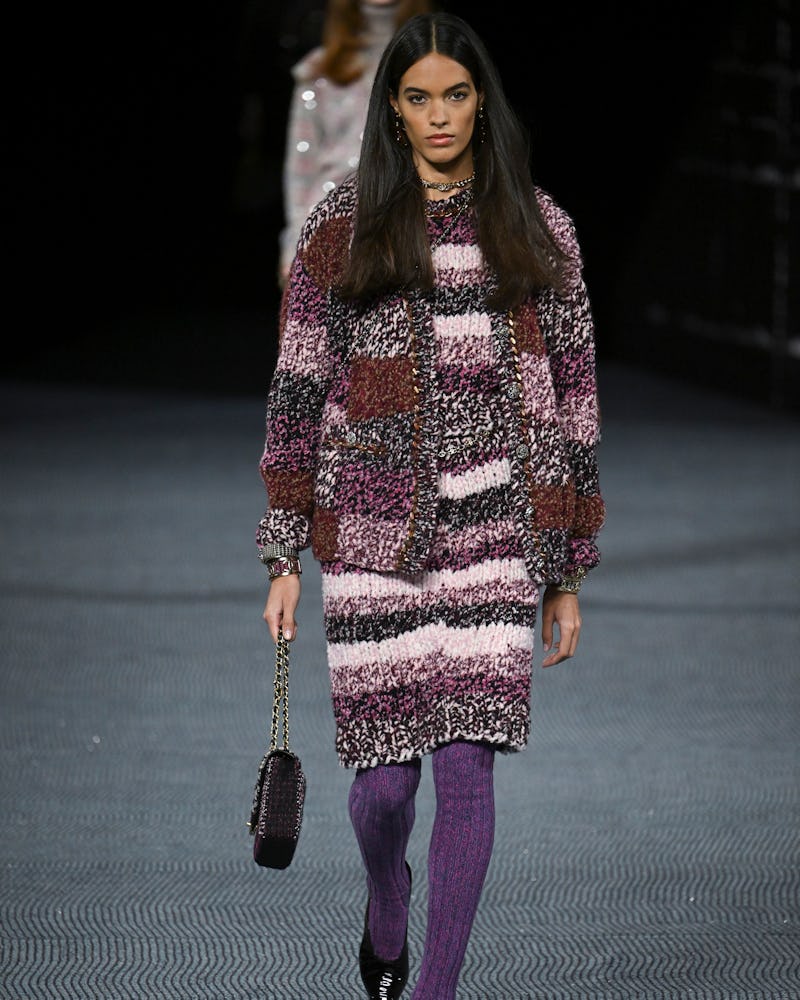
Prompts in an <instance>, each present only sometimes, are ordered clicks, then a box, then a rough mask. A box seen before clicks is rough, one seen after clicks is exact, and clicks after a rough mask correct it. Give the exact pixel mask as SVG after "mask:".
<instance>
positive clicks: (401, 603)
mask: <svg viewBox="0 0 800 1000" xmlns="http://www.w3.org/2000/svg"><path fill="white" fill-rule="evenodd" d="M516 561H517V562H518V563H519V565H520V567H522V568H523V569H524V564H523V562H522V560H521V559H519V560H516ZM508 562H511V560H508ZM432 575H433V574H431V576H432ZM439 575H440V576H443V575H444V573H441V574H439ZM350 579H353V577H350ZM442 591H443V592H444V591H445V587H442ZM373 593H374V591H373ZM451 593H452V594H453V595H454V597H450V594H451ZM453 599H455V600H456V601H457V602H458V606H459V607H474V606H475V605H480V604H488V603H489V602H492V601H495V602H499V603H509V604H511V603H514V602H526V601H530V600H531V583H530V580H529V579H528V578H527V576H520V578H519V579H518V580H516V581H511V580H509V579H508V574H503V576H502V577H500V578H493V579H491V580H482V581H480V582H479V583H476V584H474V585H472V586H469V587H463V588H461V589H453V590H447V591H446V594H445V597H444V598H443V600H445V601H447V603H448V604H450V603H452V601H453ZM419 606H420V598H419V593H416V592H407V591H406V592H399V593H395V594H384V595H383V596H382V597H381V599H380V610H381V613H383V614H393V613H396V612H402V611H413V610H415V609H416V608H418V607H419ZM370 609H371V604H370V605H368V606H367V607H365V598H364V596H351V595H350V594H342V596H341V597H338V598H331V597H329V596H327V595H326V598H325V612H326V614H327V615H329V616H331V617H336V618H340V617H345V616H347V617H349V616H355V615H363V614H364V613H365V612H366V613H369V610H370Z"/></svg>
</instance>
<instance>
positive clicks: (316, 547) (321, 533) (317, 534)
mask: <svg viewBox="0 0 800 1000" xmlns="http://www.w3.org/2000/svg"><path fill="white" fill-rule="evenodd" d="M311 546H312V548H313V551H314V555H315V556H316V558H317V559H319V560H320V561H321V562H329V561H330V560H332V559H335V558H336V554H337V550H338V546H339V520H338V518H337V516H336V514H334V512H333V511H332V510H325V509H324V508H322V507H317V509H316V510H315V511H314V520H313V522H312V524H311Z"/></svg>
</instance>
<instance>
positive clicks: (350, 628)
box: [257, 185, 604, 767]
mask: <svg viewBox="0 0 800 1000" xmlns="http://www.w3.org/2000/svg"><path fill="white" fill-rule="evenodd" d="M465 198H467V199H468V198H469V193H468V192H467V193H460V194H458V195H456V196H454V197H453V198H452V199H449V202H450V203H451V206H450V207H452V209H453V211H454V212H455V211H457V210H458V209H459V208H460V207H462V205H461V203H460V202H459V199H465ZM541 199H542V208H543V211H544V213H545V218H546V219H547V220H548V222H549V224H550V225H551V228H552V229H553V231H554V234H555V235H556V237H557V238H558V239H559V240H560V242H561V243H562V245H564V247H565V248H566V249H567V251H568V252H569V253H570V255H571V257H572V259H573V261H574V268H573V272H572V275H571V292H570V293H569V294H567V295H565V296H558V295H556V294H555V292H553V291H552V290H547V291H545V292H543V293H542V294H540V295H538V296H537V297H536V298H535V299H532V300H530V301H529V302H527V303H526V304H525V305H524V306H523V307H522V308H521V309H519V310H516V311H515V313H514V315H513V316H512V317H509V316H508V315H506V314H504V313H500V312H496V311H493V310H491V309H488V308H487V307H486V306H485V304H484V299H485V294H486V290H487V287H488V283H489V282H490V281H491V277H490V275H489V274H488V273H487V270H486V267H485V264H484V262H483V259H482V256H481V253H480V250H479V248H478V246H477V241H476V231H475V222H474V218H473V216H472V211H471V209H470V208H469V206H466V209H467V210H465V211H463V212H462V214H461V215H460V216H459V217H458V219H457V221H456V223H455V225H453V226H452V228H450V229H449V230H448V226H450V224H451V223H452V221H453V216H447V215H445V216H441V215H439V214H435V215H434V214H430V216H429V219H428V226H429V231H430V234H431V239H432V243H433V245H434V246H436V243H437V241H438V240H439V238H440V237H441V235H442V233H444V232H445V230H448V231H447V233H446V238H445V239H444V240H442V242H441V245H439V246H436V249H435V250H434V267H435V273H436V288H435V291H434V292H433V293H430V294H426V295H422V294H419V293H413V294H410V295H408V296H402V295H397V296H390V297H388V298H386V299H385V300H383V301H382V302H381V303H380V307H379V308H378V309H377V310H375V309H369V310H368V309H365V308H358V307H355V306H352V305H349V304H345V303H343V302H341V301H339V300H338V299H337V297H336V295H335V292H334V287H335V281H336V277H337V275H338V274H339V273H340V269H341V265H342V261H343V260H344V255H346V252H347V245H348V240H349V234H350V231H351V225H352V212H353V210H354V200H355V191H354V188H352V186H348V185H343V186H342V187H341V188H339V189H337V190H336V191H334V192H332V194H331V195H330V196H329V197H328V198H327V199H326V200H325V201H324V202H323V203H322V204H321V205H320V206H318V209H317V211H316V212H315V213H313V214H312V216H311V218H310V219H309V222H308V223H307V225H306V229H305V231H304V235H303V238H302V239H301V251H300V253H299V254H298V257H297V259H296V261H295V265H294V267H293V271H292V275H291V278H290V286H289V289H290V294H288V295H287V297H286V298H285V300H284V301H285V309H284V315H283V317H282V335H281V350H280V352H279V358H278V364H277V367H276V373H275V377H274V380H273V385H272V388H271V391H270V397H269V403H268V414H267V441H266V447H265V450H264V455H263V459H262V463H261V470H262V474H263V477H264V481H265V484H266V486H267V491H268V498H269V509H268V511H267V513H266V514H265V516H264V518H263V519H262V521H261V523H260V525H259V530H258V535H257V541H258V543H259V544H266V543H275V542H279V543H283V544H285V545H289V546H292V547H294V548H297V549H303V548H305V547H307V546H308V545H309V544H312V545H313V549H314V552H315V554H316V556H317V558H318V559H319V560H320V562H321V564H322V570H323V602H324V613H325V629H326V635H327V640H328V657H329V666H330V673H331V682H332V694H333V707H334V714H335V718H336V727H337V728H336V745H337V751H338V754H339V758H340V761H341V763H342V764H343V765H345V766H349V767H368V766H373V765H375V764H378V763H382V764H386V763H394V762H400V761H407V760H413V759H415V758H418V757H420V756H422V755H425V754H427V753H430V752H432V751H433V750H434V749H435V748H436V747H438V746H441V745H443V744H445V743H448V742H451V741H454V740H467V741H474V742H480V743H487V744H491V745H493V746H495V747H496V748H498V749H501V750H507V751H508V750H517V749H520V748H522V747H523V746H524V745H525V744H526V742H527V739H528V736H529V726H530V684H531V663H532V650H533V635H534V625H535V619H536V608H537V603H538V591H539V586H540V585H541V584H542V583H545V582H556V581H558V580H560V579H561V578H562V577H563V576H564V575H565V574H568V573H570V572H572V571H574V569H575V568H576V567H578V566H584V567H586V568H587V569H589V568H591V567H593V566H594V565H595V564H596V563H597V561H598V558H599V557H598V553H597V548H596V535H597V532H598V531H599V529H600V527H601V525H602V522H603V517H604V508H603V501H602V499H601V496H600V492H599V485H598V478H597V469H596V463H595V447H596V444H597V441H598V437H599V420H598V410H597V399H596V385H595V378H594V343H593V328H592V321H591V314H590V309H589V305H588V299H587V296H586V290H585V288H584V286H583V282H582V280H581V277H580V257H579V252H578V248H577V243H576V242H575V238H574V232H573V230H572V225H571V222H570V221H569V219H568V217H567V216H566V215H565V214H564V213H563V212H562V211H561V210H560V209H558V208H557V207H556V206H555V205H554V204H553V202H552V201H551V200H550V199H549V198H548V197H547V196H546V195H544V194H542V195H541ZM429 204H431V203H429ZM436 207H437V209H440V208H441V203H438V204H437V206H436Z"/></svg>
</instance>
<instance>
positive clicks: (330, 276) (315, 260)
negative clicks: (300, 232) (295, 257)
mask: <svg viewBox="0 0 800 1000" xmlns="http://www.w3.org/2000/svg"><path fill="white" fill-rule="evenodd" d="M349 249H350V222H349V220H348V219H346V218H337V219H328V220H327V221H326V222H323V223H322V225H321V226H320V227H319V228H318V229H317V230H316V231H315V232H314V233H312V235H311V239H310V240H309V241H308V244H307V246H305V247H303V248H302V249H301V250H300V259H301V260H302V262H303V267H304V268H305V269H306V271H307V272H308V274H309V275H310V276H311V279H312V280H313V281H314V283H315V284H316V285H317V287H318V288H324V289H328V288H331V287H332V286H333V285H334V284H335V283H336V282H337V281H338V280H339V278H340V277H341V275H342V271H343V269H344V265H345V262H346V260H347V256H348V253H349Z"/></svg>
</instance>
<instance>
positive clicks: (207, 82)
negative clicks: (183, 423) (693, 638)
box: [5, 0, 800, 405]
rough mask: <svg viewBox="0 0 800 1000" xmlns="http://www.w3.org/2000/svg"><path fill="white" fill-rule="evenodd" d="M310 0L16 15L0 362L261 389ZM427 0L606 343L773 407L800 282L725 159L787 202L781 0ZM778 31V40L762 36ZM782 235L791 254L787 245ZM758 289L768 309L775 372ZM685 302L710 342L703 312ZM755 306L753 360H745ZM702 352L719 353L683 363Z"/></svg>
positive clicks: (790, 390) (311, 27)
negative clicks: (479, 44)
mask: <svg viewBox="0 0 800 1000" xmlns="http://www.w3.org/2000/svg"><path fill="white" fill-rule="evenodd" d="M321 6H322V5H321V4H320V3H310V2H308V0H305V2H298V3H293V4H281V3H275V2H267V0H263V2H256V0H251V2H249V3H243V2H240V3H235V2H230V3H226V4H219V3H212V2H202V0H200V2H197V3H195V4H194V5H193V6H191V7H189V6H186V5H166V4H165V5H161V6H160V7H158V8H157V9H156V8H153V9H150V10H148V9H146V8H142V7H138V8H129V9H125V8H114V9H110V8H105V9H103V10H92V9H90V8H83V9H82V10H75V9H70V10H57V11H55V12H49V13H47V14H45V13H44V11H35V12H30V11H29V12H27V13H24V14H21V13H18V14H17V15H16V17H15V20H14V24H13V27H14V29H15V30H12V31H11V32H10V37H12V38H14V39H16V40H17V43H18V45H17V49H18V53H19V58H18V63H17V72H16V79H15V89H14V93H13V101H12V109H11V113H10V121H11V130H10V131H11V136H12V143H11V153H12V181H11V185H10V217H11V223H12V224H11V226H10V227H9V228H8V229H7V232H8V233H9V241H8V250H9V251H10V254H9V255H10V258H11V260H10V264H9V266H8V268H7V277H8V279H9V281H8V286H9V295H8V299H7V302H8V314H9V317H10V320H11V322H10V328H9V335H8V337H7V348H6V352H5V353H6V365H5V368H6V372H7V374H8V375H10V376H11V377H18V378H26V379H28V378H38V379H59V380H63V379H71V380H74V379H78V380H81V381H86V382H102V383H108V384H128V385H140V384H143V385H155V386H162V387H171V388H173V387H174V388H180V389H182V390H184V389H185V390H190V391H192V390H198V391H208V390H211V391H215V392H225V393H228V392H248V393H249V392H257V393H261V392H264V391H265V389H266V384H267V380H268V377H269V374H270V371H271V366H272V363H273V360H274V349H275V328H276V313H277V307H278V289H277V283H276V279H275V273H276V267H277V237H278V230H279V228H280V225H281V221H282V203H281V190H280V171H281V159H282V156H283V144H284V137H285V127H286V111H287V105H288V101H289V95H290V85H291V81H290V74H289V71H290V68H291V65H292V64H293V63H294V61H295V60H296V59H297V58H299V57H300V56H301V55H303V54H304V53H305V51H307V49H308V48H309V47H310V46H311V45H313V44H315V43H316V42H317V40H318V38H319V31H320V26H321ZM441 6H442V7H443V8H444V9H448V10H452V11H453V12H457V13H460V14H462V15H463V16H465V17H467V18H468V19H469V20H470V21H471V22H472V23H473V25H474V26H475V27H476V28H477V29H478V30H479V31H480V32H481V34H482V35H483V37H484V39H485V41H486V42H487V44H488V46H489V48H490V50H491V51H492V53H493V54H494V56H495V58H496V60H497V62H498V64H499V65H500V67H501V70H502V73H503V76H504V80H505V83H506V89H507V92H508V95H509V97H510V98H511V100H512V102H513V104H514V105H515V107H516V108H517V110H518V112H519V113H520V116H521V117H522V118H523V120H524V121H525V122H526V124H527V125H528V127H529V128H530V130H531V134H532V141H533V156H534V172H535V174H536V177H537V179H538V180H539V182H540V183H541V184H542V185H543V186H545V187H546V188H548V189H549V190H550V191H551V192H552V193H553V194H554V195H555V197H556V198H557V199H558V200H559V201H560V202H561V203H562V204H563V205H564V206H565V207H566V208H567V209H568V210H569V211H570V213H571V214H572V215H573V217H574V219H575V221H576V224H577V227H578V232H579V236H580V238H581V242H582V245H583V249H584V255H585V259H586V276H587V280H588V282H589V285H590V290H591V293H592V298H593V300H594V306H595V313H596V319H597V336H598V347H599V351H600V354H601V357H606V358H618V359H621V360H631V361H633V362H635V363H641V364H650V365H656V366H661V367H666V368H667V369H668V370H674V371H675V372H676V373H677V374H680V375H681V377H692V378H695V379H708V380H709V381H711V382H714V383H715V384H717V385H722V386H723V387H724V388H727V389H729V390H730V391H734V392H747V393H749V394H751V395H754V396H755V397H757V398H761V399H764V400H765V401H769V402H771V403H773V404H776V405H792V403H793V402H794V393H795V388H794V386H795V384H796V383H795V382H794V378H795V376H794V375H793V374H792V373H793V372H794V365H795V361H793V360H792V356H791V352H790V351H789V349H788V348H789V345H790V341H791V340H792V332H794V333H793V335H794V337H796V336H797V330H798V310H797V301H796V294H797V293H796V289H794V286H793V284H792V283H791V282H787V283H786V284H787V288H788V289H790V290H787V291H786V293H785V294H784V295H783V298H781V297H780V296H777V297H776V294H775V286H774V263H775V259H776V258H775V257H774V254H773V256H770V257H769V259H768V260H767V258H766V256H765V254H766V250H765V248H769V250H770V253H773V251H774V243H775V233H776V227H778V228H780V226H781V225H782V223H781V222H780V218H779V217H778V216H776V214H775V211H774V208H775V197H774V195H775V186H774V184H773V186H772V188H769V186H768V185H763V184H762V185H761V186H760V187H759V186H758V185H753V184H751V185H750V187H751V188H752V190H745V188H746V185H745V187H742V188H741V189H734V187H733V186H732V185H733V181H732V180H731V179H730V177H729V176H728V175H729V174H730V173H731V166H732V165H735V164H738V163H740V162H742V161H747V163H748V164H749V166H750V167H752V168H753V169H756V168H758V166H759V164H762V165H765V166H770V165H772V168H773V171H774V170H777V171H778V172H779V175H780V177H783V176H784V173H783V172H785V176H786V178H788V179H789V181H788V182H787V183H786V184H785V185H784V186H785V188H786V191H785V201H786V203H787V205H788V206H789V210H790V211H791V212H796V200H797V187H798V184H797V164H796V160H794V159H793V156H794V154H795V152H796V149H797V142H798V135H797V131H796V125H794V121H795V120H796V119H797V93H798V88H797V70H796V62H795V56H794V50H796V48H797V44H798V38H800V32H798V31H797V30H796V28H795V25H794V24H793V21H794V20H796V12H794V11H793V9H792V7H791V5H790V4H789V3H788V0H776V2H775V3H772V4H770V3H766V4H762V3H757V2H756V0H749V2H748V0H743V2H740V3H733V2H727V3H725V2H722V0H709V2H707V3H705V4H702V5H699V4H694V3H689V2H686V0H678V2H673V3H638V4H634V3H609V4H605V5H598V6H595V7H590V8H588V9H586V10H582V11H580V12H579V11H578V10H577V9H576V8H574V7H573V6H572V5H558V6H556V5H551V6H549V7H542V8H541V9H539V8H537V7H536V6H535V5H524V6H523V5H517V4H513V5H512V4H499V5H498V4H494V5H491V4H473V3H469V4H458V5H455V4H441ZM781 25H785V26H788V27H785V28H784V29H783V35H784V36H785V34H786V31H788V32H789V36H790V44H789V49H788V50H787V51H782V50H781V51H778V49H779V46H778V48H776V45H777V43H776V39H777V38H778V37H779V36H781V30H782V29H781ZM792 29H795V30H794V31H793V30H792ZM759 31H760V36H759ZM781 37H783V36H781ZM792 40H793V45H794V49H792ZM733 56H736V57H737V58H739V60H740V63H741V65H742V66H745V64H746V66H745V69H747V67H749V68H750V70H749V71H748V72H745V71H744V70H743V71H742V74H741V79H738V78H737V86H738V90H737V89H736V86H732V85H728V86H721V84H720V80H721V79H722V70H721V68H720V67H721V66H724V65H726V64H730V61H731V58H732V57H733ZM753 67H756V68H755V69H753ZM759 67H760V69H759ZM765 67H766V68H765ZM770 67H772V69H770ZM781 67H783V69H782V70H781ZM781 72H782V73H783V74H784V76H783V77H780V74H781ZM748 73H749V75H748ZM759 73H760V74H761V75H760V76H759ZM786 74H788V93H789V98H790V101H791V102H794V103H793V105H792V114H791V125H790V127H789V133H788V135H787V136H784V137H783V140H782V141H783V145H780V143H778V144H777V145H776V144H775V143H773V144H772V146H770V144H769V143H768V142H765V141H764V128H762V129H761V130H760V131H759V130H758V129H757V128H756V129H755V131H754V130H753V129H752V128H750V132H748V128H749V126H747V127H745V125H746V122H745V119H747V122H749V121H750V119H752V118H754V117H758V115H759V114H760V115H761V117H762V118H765V117H766V119H767V120H768V122H769V121H771V122H772V123H773V124H772V125H769V124H767V125H766V126H765V128H766V130H767V132H770V130H771V132H770V134H772V133H774V132H775V130H776V126H775V121H777V120H778V118H777V117H776V116H777V115H778V112H777V111H776V107H775V102H774V94H773V93H772V90H770V85H769V81H770V80H772V81H773V83H774V80H775V79H778V78H779V77H780V79H783V80H784V81H785V80H786V79H787V77H786ZM729 76H730V74H729ZM748 80H749V81H750V90H748ZM753 81H756V83H755V84H754V83H753ZM765 81H766V82H765ZM729 83H730V81H729ZM772 89H773V90H774V87H773V88H772ZM786 89H787V88H784V90H786ZM782 92H783V91H782ZM754 95H755V96H754ZM759 100H760V102H761V103H760V104H759V103H758V102H759ZM731 109H733V110H731ZM731 114H733V115H734V117H735V116H736V115H737V114H738V115H739V121H738V122H733V123H732V119H731ZM726 115H727V117H726ZM748 115H749V117H748ZM726 130H727V131H726ZM712 140H713V141H712ZM715 158H716V159H715ZM701 161H702V162H703V163H705V164H706V166H707V168H708V169H707V170H706V173H707V174H708V175H709V176H710V175H711V174H713V173H714V171H713V170H712V169H711V168H710V167H708V164H711V166H712V167H713V166H714V164H716V165H717V168H718V169H717V172H718V173H719V171H722V172H723V174H725V176H726V177H727V180H726V184H727V187H726V188H725V191H724V192H723V194H720V190H719V186H718V187H717V188H716V189H715V188H714V187H713V184H712V183H711V182H710V181H709V177H707V176H705V175H704V180H703V183H702V184H699V183H698V182H697V181H696V178H695V177H694V175H693V174H692V172H691V169H690V168H687V163H693V164H694V165H695V166H694V168H692V169H694V170H695V172H697V170H698V169H699V168H698V167H697V164H698V163H699V162H701ZM792 171H794V173H793V172H792ZM791 178H794V180H791ZM703 185H705V186H704V187H703ZM701 187H702V191H701V190H700V189H701ZM715 198H716V201H715V200H714V199H715ZM726 198H727V201H726ZM712 203H713V204H714V208H713V211H712V210H711V209H710V207H709V206H711V205H712ZM703 218H704V219H705V223H704V224H703V225H700V224H699V220H700V219H703ZM792 218H793V219H794V220H795V221H796V215H794V216H793V217H792ZM732 220H738V222H736V224H735V225H732ZM776 220H777V221H776ZM726 227H727V228H726ZM795 229H796V226H790V225H787V230H786V231H787V232H794V230H795ZM715 241H716V242H715ZM720 241H721V244H722V245H721V246H720V245H718V244H720ZM737 241H738V242H737ZM734 244H735V245H736V247H737V248H739V249H737V254H736V259H735V260H732V256H731V253H730V247H731V246H732V245H734ZM749 246H753V247H754V253H755V256H756V257H757V259H758V266H757V267H755V266H750V265H752V264H753V258H751V257H750V256H749V255H748V252H747V249H748V247H749ZM786 246H787V249H786V253H787V254H788V255H789V257H788V260H789V264H788V266H789V267H790V268H791V265H792V263H794V264H796V262H797V243H796V240H795V242H793V243H792V242H791V240H788V241H787V243H786ZM714 252H715V253H716V258H715V261H716V263H715V267H716V270H714V271H713V272H712V273H711V277H710V278H709V274H708V273H706V271H704V268H705V267H706V266H707V264H708V261H709V259H710V257H711V256H713V253H714ZM721 258H723V259H722V262H720V260H721ZM748 283H749V284H750V286H751V292H752V294H750V293H748ZM731 295H733V298H735V299H737V304H735V305H734V307H733V312H732V313H731V309H730V308H728V305H726V304H725V303H728V300H729V299H730V298H731ZM748 295H749V297H748ZM776 302H777V303H778V305H780V304H781V303H783V306H784V307H785V308H784V311H785V313H786V316H785V317H784V319H783V320H782V321H781V322H782V323H783V326H781V331H782V332H781V336H782V338H783V340H782V341H781V344H782V346H781V351H782V354H781V363H780V366H779V368H778V369H777V370H778V371H779V378H778V379H777V381H776V366H775V363H774V358H773V354H774V351H773V348H774V346H775V344H774V343H773V341H772V340H771V339H770V338H772V331H773V327H774V326H775V322H774V320H775V309H776ZM687 316H689V320H688V321H687ZM692 317H693V320H692ZM704 319H705V320H706V321H707V322H706V327H708V326H709V324H711V325H714V324H716V325H715V327H714V329H715V333H714V336H713V337H711V338H709V336H708V330H707V329H706V332H705V333H703V334H702V335H701V334H700V333H699V332H698V331H699V328H700V326H702V321H703V320H704ZM712 321H713V323H712ZM687 322H688V326H687ZM692 322H694V326H692ZM698 324H699V326H698ZM754 324H755V325H756V326H757V327H759V328H761V329H762V333H763V334H764V336H766V338H767V341H768V343H767V344H766V345H765V344H763V343H762V346H761V347H760V348H758V351H760V354H759V357H763V358H764V359H765V364H764V366H763V371H760V372H759V373H758V375H757V377H756V378H754V377H753V373H754V370H755V369H754V368H753V367H752V365H751V366H750V369H749V371H748V376H749V377H748V378H742V379H739V378H737V371H738V368H737V365H738V361H737V360H736V357H737V351H739V349H740V348H741V346H742V341H743V340H746V336H744V335H743V333H742V331H743V330H744V331H745V334H746V332H747V330H748V329H749V328H750V327H751V326H753V325H754ZM778 325H780V324H778ZM734 327H735V329H734ZM665 330H666V332H665ZM762 341H763V336H762ZM750 346H752V345H750ZM701 347H702V350H701V349H700V348H701ZM715 353H716V354H717V355H719V356H724V357H726V358H733V359H734V360H733V363H732V364H728V365H717V366H715V365H714V364H713V363H712V364H710V365H709V364H708V362H707V359H706V361H705V363H703V362H701V361H699V360H698V363H695V359H700V357H701V355H704V354H710V355H711V356H712V358H713V356H714V355H715ZM676 358H680V359H681V361H680V363H679V364H675V363H674V362H675V359H676ZM768 359H772V360H768ZM718 369H719V370H718ZM776 387H777V388H776Z"/></svg>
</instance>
